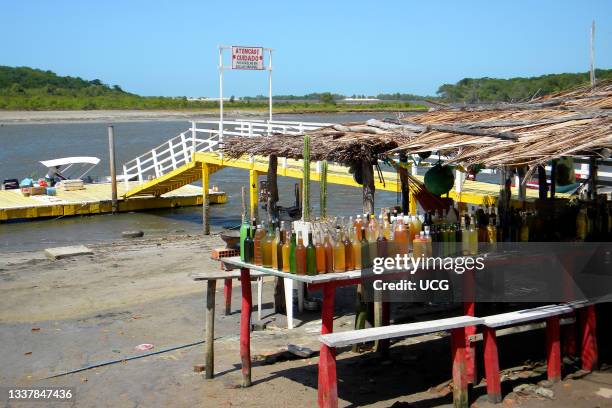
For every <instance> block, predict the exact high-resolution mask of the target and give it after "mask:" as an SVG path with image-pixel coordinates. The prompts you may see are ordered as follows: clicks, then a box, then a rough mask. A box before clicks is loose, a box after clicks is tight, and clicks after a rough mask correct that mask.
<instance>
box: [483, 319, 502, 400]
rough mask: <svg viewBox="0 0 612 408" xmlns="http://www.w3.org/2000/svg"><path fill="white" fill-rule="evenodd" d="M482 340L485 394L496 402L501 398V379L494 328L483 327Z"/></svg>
mask: <svg viewBox="0 0 612 408" xmlns="http://www.w3.org/2000/svg"><path fill="white" fill-rule="evenodd" d="M483 342H484V346H483V347H484V367H485V376H486V378H487V395H488V396H489V401H490V402H492V403H498V402H501V400H502V395H501V380H500V377H499V354H498V352H497V337H496V335H495V329H494V328H492V327H486V326H485V327H484V331H483Z"/></svg>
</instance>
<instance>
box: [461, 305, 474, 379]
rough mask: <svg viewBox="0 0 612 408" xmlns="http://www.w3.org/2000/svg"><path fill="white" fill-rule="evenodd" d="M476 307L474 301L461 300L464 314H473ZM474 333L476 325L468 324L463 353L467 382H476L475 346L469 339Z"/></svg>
mask: <svg viewBox="0 0 612 408" xmlns="http://www.w3.org/2000/svg"><path fill="white" fill-rule="evenodd" d="M475 309H476V303H474V302H463V314H464V315H466V316H474V313H475V311H476V310H475ZM475 334H476V326H469V327H466V328H465V341H466V343H465V344H466V354H465V364H466V366H465V368H466V376H467V381H468V383H472V384H475V383H476V346H475V345H474V344H473V343H472V342H471V341H470V340H469V337H470V336H473V335H475Z"/></svg>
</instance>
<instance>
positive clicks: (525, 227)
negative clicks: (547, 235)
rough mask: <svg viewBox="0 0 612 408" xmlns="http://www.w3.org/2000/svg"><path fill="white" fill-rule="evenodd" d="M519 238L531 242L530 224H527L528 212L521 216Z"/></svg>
mask: <svg viewBox="0 0 612 408" xmlns="http://www.w3.org/2000/svg"><path fill="white" fill-rule="evenodd" d="M519 239H520V241H521V242H529V224H527V214H524V213H523V216H522V217H521V230H520V237H519Z"/></svg>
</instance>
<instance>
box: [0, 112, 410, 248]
mask: <svg viewBox="0 0 612 408" xmlns="http://www.w3.org/2000/svg"><path fill="white" fill-rule="evenodd" d="M389 116H393V115H392V114H390V113H386V114H373V113H368V114H326V115H277V116H275V119H276V120H294V121H303V122H330V123H344V122H351V121H363V120H367V119H370V118H378V119H381V118H384V117H389ZM107 125H108V124H107V123H99V122H96V123H92V122H79V123H53V124H4V125H2V126H0V144H1V146H2V148H0V179H6V178H18V179H22V178H24V177H26V176H36V177H40V176H44V174H45V172H46V169H45V167H44V166H42V165H41V164H40V163H38V161H39V160H48V159H54V158H59V157H67V156H96V157H99V158H100V159H101V162H100V164H99V165H98V166H97V167H96V168H94V169H93V170H92V172H91V173H90V174H91V175H92V176H94V177H104V176H107V175H108V174H109V171H108V168H109V165H108V137H107ZM113 125H114V126H115V143H116V150H117V164H118V166H119V168H121V167H120V166H121V164H123V163H124V162H126V161H128V160H131V159H132V158H134V157H136V156H139V155H141V154H143V153H145V152H146V151H148V150H150V149H151V148H153V147H155V146H157V145H159V144H161V143H163V142H165V141H166V140H168V139H170V138H172V137H174V136H176V135H177V134H179V133H180V132H182V131H184V130H185V129H187V128H188V127H189V123H188V122H187V121H167V120H160V121H142V122H119V123H113ZM248 179H249V178H248V172H247V171H244V170H239V169H233V168H225V169H223V170H221V171H219V172H217V173H215V174H213V175H212V176H211V181H210V182H211V185H212V184H215V185H218V186H219V188H220V190H222V191H225V192H226V193H227V194H228V198H229V200H228V203H227V204H224V205H214V206H212V207H211V223H212V226H213V230H219V229H222V228H223V227H224V226H228V225H235V224H237V223H239V222H240V212H241V210H240V208H241V199H240V190H241V187H242V186H245V187H247V188H248ZM278 180H279V192H280V195H281V198H280V205H286V206H289V205H292V204H293V185H294V183H295V182H296V181H297V180H295V179H290V178H285V177H279V179H278ZM312 184H313V186H312V206H313V209H314V211H315V213H316V212H317V211H318V202H319V199H318V197H319V190H318V183H315V182H313V183H312ZM398 199H399V198H398V196H397V194H395V193H391V192H384V191H381V192H377V193H376V207H377V208H380V207H388V206H390V205H395V204H396V203H397V202H398ZM361 202H362V199H361V190H360V189H356V188H351V187H345V186H337V185H331V184H330V185H329V186H328V213H329V214H332V215H352V214H356V213H359V212H361ZM133 229H140V230H143V231H144V232H145V236H149V237H151V236H163V235H167V234H176V233H187V234H198V233H200V231H201V229H202V211H201V207H188V208H178V209H168V210H155V211H147V212H139V213H124V214H118V215H110V214H109V215H95V216H85V217H66V218H60V219H45V220H38V221H28V222H12V223H4V224H0V252H1V251H19V250H34V249H40V248H46V247H52V246H60V245H69V244H75V243H85V244H86V243H93V242H100V241H109V240H116V239H120V238H121V232H122V231H126V230H133Z"/></svg>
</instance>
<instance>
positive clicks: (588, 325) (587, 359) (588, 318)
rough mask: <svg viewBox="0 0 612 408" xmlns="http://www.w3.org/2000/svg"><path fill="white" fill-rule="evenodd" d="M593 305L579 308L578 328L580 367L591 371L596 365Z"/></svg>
mask: <svg viewBox="0 0 612 408" xmlns="http://www.w3.org/2000/svg"><path fill="white" fill-rule="evenodd" d="M595 320H596V319H595V306H594V305H591V306H586V307H584V308H582V309H580V328H581V330H580V331H581V335H582V369H583V370H585V371H593V370H596V369H597V366H598V361H597V360H598V356H597V335H596V327H595V325H596V323H595Z"/></svg>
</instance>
